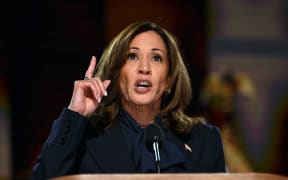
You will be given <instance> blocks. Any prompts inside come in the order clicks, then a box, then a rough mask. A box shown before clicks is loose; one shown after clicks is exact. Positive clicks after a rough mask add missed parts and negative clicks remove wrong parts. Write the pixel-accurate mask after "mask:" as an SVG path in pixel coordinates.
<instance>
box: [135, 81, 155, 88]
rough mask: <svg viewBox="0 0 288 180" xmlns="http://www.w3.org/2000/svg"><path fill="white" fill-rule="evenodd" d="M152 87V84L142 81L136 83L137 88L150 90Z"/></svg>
mask: <svg viewBox="0 0 288 180" xmlns="http://www.w3.org/2000/svg"><path fill="white" fill-rule="evenodd" d="M151 86H152V84H151V82H149V81H145V80H141V81H137V82H136V87H137V88H149V87H151Z"/></svg>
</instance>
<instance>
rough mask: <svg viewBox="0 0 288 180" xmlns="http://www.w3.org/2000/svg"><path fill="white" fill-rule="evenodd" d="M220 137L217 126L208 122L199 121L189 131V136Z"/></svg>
mask: <svg viewBox="0 0 288 180" xmlns="http://www.w3.org/2000/svg"><path fill="white" fill-rule="evenodd" d="M195 136H196V137H207V136H214V137H220V130H219V128H218V127H217V126H215V125H213V124H209V123H201V124H198V125H196V126H194V127H193V128H192V129H191V131H190V137H195Z"/></svg>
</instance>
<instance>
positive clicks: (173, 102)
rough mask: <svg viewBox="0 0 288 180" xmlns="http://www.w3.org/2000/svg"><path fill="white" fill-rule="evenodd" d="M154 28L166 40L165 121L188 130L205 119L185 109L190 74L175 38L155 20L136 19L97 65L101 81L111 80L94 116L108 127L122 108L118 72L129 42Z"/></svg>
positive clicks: (174, 128)
mask: <svg viewBox="0 0 288 180" xmlns="http://www.w3.org/2000/svg"><path fill="white" fill-rule="evenodd" d="M147 31H154V32H156V33H157V34H158V35H159V36H160V37H161V38H162V39H163V41H164V43H165V46H166V48H167V57H168V61H169V70H168V76H169V77H168V87H169V90H167V92H165V93H164V94H163V95H162V103H161V109H160V115H161V116H162V117H163V122H164V124H165V125H166V126H167V127H169V128H171V129H172V130H174V131H176V132H178V133H187V132H189V131H190V129H191V128H192V127H193V126H194V125H196V124H199V123H203V122H204V120H203V119H202V118H200V117H189V116H187V115H186V114H185V113H184V109H185V108H186V106H187V105H188V104H189V103H190V101H191V98H192V89H191V84H190V78H189V74H188V72H187V69H186V66H185V64H184V62H183V59H182V56H181V53H180V51H179V48H178V45H177V42H176V38H175V37H174V36H173V35H172V34H171V33H169V32H168V31H167V30H165V29H164V28H162V27H160V26H158V25H157V24H155V23H153V22H137V23H133V24H130V25H129V26H127V27H126V28H125V29H124V30H123V31H122V32H120V33H119V34H118V35H117V36H116V37H115V38H114V39H113V40H112V41H111V42H110V44H109V45H108V47H107V48H106V49H105V51H104V52H103V54H102V57H101V59H100V61H99V63H98V65H97V67H96V71H95V74H94V75H95V76H98V77H100V78H101V79H102V80H105V79H109V80H111V83H110V85H109V87H108V90H107V91H108V96H106V97H103V99H102V103H101V104H100V106H99V107H98V109H97V110H96V112H95V113H94V115H93V116H94V117H91V118H92V119H93V121H94V122H96V123H97V122H98V123H100V124H102V125H104V126H105V127H109V125H111V124H112V123H113V122H114V121H115V119H116V116H117V114H118V110H119V107H120V98H119V95H120V93H119V92H120V88H119V73H120V70H121V68H122V66H123V65H124V64H125V62H126V59H127V50H128V48H129V44H130V42H131V41H132V40H133V39H134V38H135V36H137V35H138V34H140V33H143V32H147Z"/></svg>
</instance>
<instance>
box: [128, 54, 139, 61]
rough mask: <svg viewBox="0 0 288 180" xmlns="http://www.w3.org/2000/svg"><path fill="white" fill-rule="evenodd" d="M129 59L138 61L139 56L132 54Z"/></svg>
mask: <svg viewBox="0 0 288 180" xmlns="http://www.w3.org/2000/svg"><path fill="white" fill-rule="evenodd" d="M128 59H131V60H137V59H138V56H137V55H136V54H135V53H130V54H128Z"/></svg>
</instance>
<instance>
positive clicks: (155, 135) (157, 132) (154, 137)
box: [144, 123, 162, 173]
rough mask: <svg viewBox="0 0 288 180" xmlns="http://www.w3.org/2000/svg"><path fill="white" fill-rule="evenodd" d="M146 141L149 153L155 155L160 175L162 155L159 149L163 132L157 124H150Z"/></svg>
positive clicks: (145, 137)
mask: <svg viewBox="0 0 288 180" xmlns="http://www.w3.org/2000/svg"><path fill="white" fill-rule="evenodd" d="M144 135H145V136H144V141H145V145H146V148H147V149H148V151H151V152H153V151H154V155H155V162H156V169H157V172H158V173H160V153H159V147H161V143H162V131H161V128H160V127H159V126H158V125H157V124H154V123H153V124H150V125H148V126H147V127H146V128H145V131H144Z"/></svg>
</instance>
